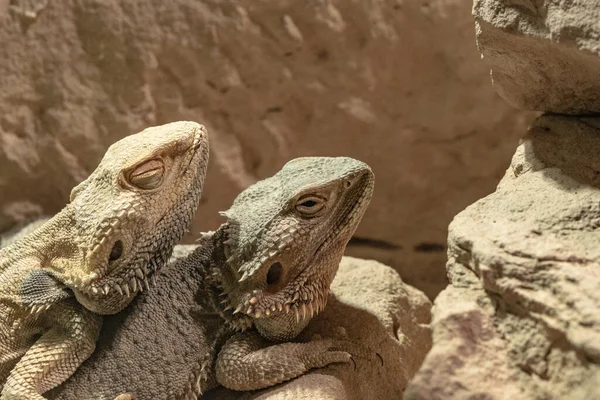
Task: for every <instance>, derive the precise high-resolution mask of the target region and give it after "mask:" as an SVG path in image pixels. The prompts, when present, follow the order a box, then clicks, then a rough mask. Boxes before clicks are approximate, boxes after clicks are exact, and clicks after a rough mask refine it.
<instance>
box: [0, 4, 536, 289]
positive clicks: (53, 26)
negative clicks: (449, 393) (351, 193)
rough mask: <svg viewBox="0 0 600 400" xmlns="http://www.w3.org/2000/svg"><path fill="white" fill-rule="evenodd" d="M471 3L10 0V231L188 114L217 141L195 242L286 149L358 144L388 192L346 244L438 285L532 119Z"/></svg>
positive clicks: (6, 107)
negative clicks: (507, 85) (504, 83)
mask: <svg viewBox="0 0 600 400" xmlns="http://www.w3.org/2000/svg"><path fill="white" fill-rule="evenodd" d="M470 8H471V3H470V1H469V0H415V1H410V2H408V1H404V2H402V1H397V0H377V1H371V2H360V1H343V0H331V1H300V2H298V1H292V0H280V1H271V2H256V1H254V0H244V1H232V0H224V1H197V0H173V1H162V0H127V1H125V0H102V1H100V0H88V1H67V0H53V1H38V2H33V1H20V2H12V1H11V2H8V1H5V2H2V1H0V110H2V113H1V115H0V231H2V230H5V229H8V228H10V227H11V226H13V225H15V224H16V223H17V222H18V221H22V220H25V219H28V218H30V217H36V216H39V215H52V214H54V213H56V212H57V211H58V210H60V209H61V208H62V207H63V206H64V204H65V203H66V202H67V201H68V198H69V193H70V191H71V188H72V187H73V186H75V185H76V184H77V183H78V182H79V181H81V180H83V179H84V178H85V177H86V176H87V175H88V174H89V173H90V172H91V171H92V170H93V169H94V168H95V167H96V165H97V163H98V162H99V161H100V159H101V157H102V155H103V154H104V152H105V150H106V148H107V147H108V146H109V145H110V144H111V143H113V142H115V141H117V140H118V139H120V138H122V137H123V136H125V135H127V134H131V133H134V132H138V131H139V130H141V129H143V128H144V127H147V126H149V125H158V124H163V123H167V122H170V121H174V120H180V119H191V120H195V121H199V122H203V123H205V124H206V125H207V127H208V129H209V135H210V140H211V147H212V150H211V164H210V166H209V171H208V177H207V180H206V186H205V192H204V195H203V200H202V204H201V206H200V208H199V210H198V213H197V216H196V219H195V222H194V224H193V226H192V228H191V233H190V234H189V235H188V236H187V239H186V242H188V243H191V242H193V240H194V239H195V238H196V236H197V234H198V232H199V231H205V230H209V229H214V228H216V227H217V226H218V225H219V224H220V223H221V222H222V220H221V219H220V217H219V216H218V214H217V211H220V210H224V209H226V208H227V207H228V206H229V205H230V204H231V202H232V200H233V199H234V197H235V196H236V195H237V194H238V193H239V192H240V191H241V190H242V189H244V188H245V187H247V186H248V185H249V184H251V183H253V182H255V181H256V180H258V179H262V178H265V177H267V176H270V175H272V174H274V173H275V172H276V171H278V170H279V169H280V168H281V167H282V165H283V164H284V163H285V162H286V161H288V160H289V159H291V158H293V157H298V156H306V155H334V156H335V155H344V156H352V157H355V158H358V159H360V160H363V161H365V162H367V163H369V164H370V165H371V166H372V167H373V170H374V171H375V174H376V177H377V178H376V179H377V185H376V186H377V187H376V190H375V195H374V198H373V200H372V203H371V207H370V209H369V211H368V212H367V215H366V216H365V218H364V220H363V223H362V224H361V225H360V228H359V229H358V231H357V233H356V238H355V240H353V242H352V243H351V245H350V246H349V250H348V251H349V254H351V255H354V256H359V257H362V258H369V259H377V260H379V261H381V262H383V263H385V264H388V265H391V266H393V267H394V268H396V269H397V270H398V271H399V272H400V273H401V275H402V276H403V277H404V279H405V280H406V282H407V283H409V284H413V285H415V286H417V287H419V288H420V289H422V290H424V291H425V292H426V293H427V294H428V295H429V296H430V297H433V296H434V295H435V294H436V293H437V292H438V291H439V290H441V289H442V288H443V287H445V286H446V284H447V282H446V278H445V274H444V270H443V266H444V263H445V261H446V253H445V243H446V229H447V225H448V223H449V222H450V220H451V218H452V216H454V215H455V214H456V213H457V212H458V211H459V210H461V209H463V208H464V207H465V206H467V205H468V204H470V203H472V202H473V201H475V199H478V198H480V197H481V196H483V195H485V194H487V193H489V192H490V191H492V190H493V188H494V186H495V184H496V182H497V181H498V180H499V179H500V177H501V176H502V173H503V172H504V170H505V168H506V164H508V162H509V160H510V155H511V154H512V151H513V149H514V146H515V145H516V142H517V137H518V135H517V134H516V133H518V132H523V129H524V126H525V125H526V124H527V123H528V121H529V118H530V114H529V113H519V112H515V111H514V110H513V109H512V108H511V107H509V106H508V105H506V104H505V103H504V102H503V101H502V100H501V99H500V98H499V97H498V96H497V95H496V93H495V92H494V91H493V89H492V88H491V87H490V85H489V81H488V73H487V68H486V67H485V65H483V64H482V63H480V62H479V54H478V52H477V49H476V48H475V46H474V44H473V26H472V19H471V16H470V13H469V10H470ZM417 265H418V266H419V267H418V268H414V266H417Z"/></svg>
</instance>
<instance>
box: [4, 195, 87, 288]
mask: <svg viewBox="0 0 600 400" xmlns="http://www.w3.org/2000/svg"><path fill="white" fill-rule="evenodd" d="M76 229H77V227H76V224H75V220H74V218H73V214H72V212H71V210H70V208H69V206H68V205H67V206H66V207H65V208H63V209H62V210H61V211H60V212H59V213H58V214H56V215H55V216H54V217H52V218H51V219H50V220H48V221H47V222H46V223H44V224H43V225H42V226H40V227H39V228H38V229H36V230H35V231H33V232H31V233H30V234H29V235H27V236H25V237H24V238H22V239H21V240H18V241H17V242H15V243H12V244H11V245H9V246H8V247H6V248H5V249H2V250H1V253H0V254H2V256H1V257H0V263H1V265H3V266H5V265H15V264H21V263H22V262H24V261H25V260H26V262H27V263H28V264H30V266H31V268H32V269H38V268H39V269H45V270H49V271H52V272H53V274H54V275H55V276H56V277H58V278H59V279H61V278H64V277H65V275H66V274H67V273H68V271H69V265H72V263H73V261H81V262H82V261H83V259H84V256H85V251H84V250H83V247H82V246H81V244H80V243H78V242H77V241H76V240H74V238H77V237H78V235H77V232H76ZM2 269H3V268H1V267H0V270H2Z"/></svg>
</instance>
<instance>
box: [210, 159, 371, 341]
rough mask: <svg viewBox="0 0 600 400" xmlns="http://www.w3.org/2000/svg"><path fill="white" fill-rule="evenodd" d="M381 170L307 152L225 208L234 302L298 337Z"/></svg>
mask: <svg viewBox="0 0 600 400" xmlns="http://www.w3.org/2000/svg"><path fill="white" fill-rule="evenodd" d="M373 188H374V175H373V173H372V171H371V169H370V168H369V166H368V165H366V164H365V163H363V162H360V161H357V160H355V159H352V158H347V157H303V158H297V159H295V160H292V161H290V162H288V163H287V164H286V165H285V166H284V167H283V169H282V170H281V171H279V172H278V173H277V174H276V175H274V176H273V177H271V178H268V179H265V180H263V181H260V182H258V183H256V184H254V185H252V186H250V187H249V188H248V189H246V190H245V191H244V192H242V193H241V194H240V195H239V196H238V197H237V198H236V199H235V201H234V203H233V205H232V207H231V208H230V209H229V210H228V211H226V212H225V213H223V214H224V215H225V217H226V218H227V223H226V232H227V238H228V239H227V240H226V241H225V245H224V252H225V257H227V258H228V259H227V262H226V264H227V268H225V269H224V272H223V275H222V276H221V277H220V279H219V280H220V282H222V290H223V293H224V295H225V296H227V297H226V300H225V301H226V302H228V303H229V304H228V306H229V307H231V309H233V310H234V311H233V312H234V313H242V314H245V315H246V316H247V317H249V318H251V319H252V322H253V323H254V325H255V326H256V328H257V329H258V330H259V332H260V333H261V334H262V335H263V336H264V337H267V338H271V339H273V340H285V339H288V338H290V337H293V336H295V335H296V334H298V333H299V332H300V331H301V330H302V329H303V328H304V327H305V326H306V325H307V324H308V322H309V320H310V317H312V316H313V315H314V314H315V313H319V312H320V311H321V310H322V309H323V308H324V307H325V304H326V302H327V297H328V293H329V286H330V284H331V281H332V280H333V277H334V276H335V274H336V272H337V269H338V266H339V263H340V261H341V258H342V255H343V253H344V250H345V248H346V245H347V244H348V241H349V240H350V238H351V237H352V235H353V234H354V232H355V230H356V228H357V226H358V224H359V222H360V220H361V219H362V216H363V214H364V212H365V210H366V209H367V206H368V204H369V202H370V199H371V195H372V193H373Z"/></svg>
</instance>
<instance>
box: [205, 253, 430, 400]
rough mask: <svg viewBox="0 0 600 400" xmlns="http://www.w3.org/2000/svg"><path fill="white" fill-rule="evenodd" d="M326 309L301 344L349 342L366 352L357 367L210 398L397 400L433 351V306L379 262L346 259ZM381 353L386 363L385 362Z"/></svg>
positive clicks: (212, 394)
mask: <svg viewBox="0 0 600 400" xmlns="http://www.w3.org/2000/svg"><path fill="white" fill-rule="evenodd" d="M331 289H332V293H333V295H332V296H330V299H329V302H328V304H327V307H326V308H325V311H324V312H323V313H322V314H320V315H319V316H317V317H315V319H314V320H313V321H312V322H311V323H310V325H309V326H308V327H307V328H306V329H305V331H304V332H303V333H302V334H301V336H300V340H310V338H311V337H312V336H313V335H315V334H317V335H320V336H321V337H336V338H347V339H350V340H351V341H352V342H355V343H360V344H361V345H362V346H364V347H365V348H368V349H370V350H363V351H364V352H361V355H360V356H359V357H357V358H356V371H355V370H354V368H353V367H354V366H353V365H352V364H347V365H339V364H338V365H331V366H328V367H326V368H323V369H318V370H313V371H311V372H310V373H308V374H307V375H304V376H302V377H300V378H298V379H295V380H292V381H289V382H287V383H283V384H281V385H278V386H275V387H273V388H271V389H267V390H263V391H259V392H253V393H239V392H233V391H229V390H225V389H223V388H221V389H216V390H213V391H212V392H209V394H207V396H206V398H207V399H215V400H216V399H224V400H227V399H230V400H233V399H236V400H239V399H254V400H259V399H260V400H267V399H268V400H288V399H290V400H291V399H294V400H296V399H298V400H315V399H319V400H348V399H356V400H362V399H381V400H387V399H389V400H397V399H400V398H402V391H403V390H404V388H405V387H406V384H407V382H408V381H409V380H410V379H411V378H412V376H413V375H414V374H415V372H416V371H417V369H418V368H419V366H420V365H421V363H422V362H423V358H424V357H425V354H426V353H427V351H428V350H429V349H430V348H431V332H430V329H429V319H430V309H431V303H430V302H429V300H428V299H427V296H425V294H423V293H422V292H420V291H419V290H417V289H415V288H413V287H411V286H409V285H407V284H405V283H404V282H402V280H401V279H400V276H399V275H398V274H397V273H396V272H395V271H394V270H393V269H392V268H390V267H388V266H386V265H383V264H381V263H379V262H377V261H371V260H361V259H358V258H352V257H344V258H343V260H342V263H341V265H340V269H339V271H338V273H337V275H336V277H335V279H334V281H333V283H332V286H331ZM375 352H377V353H379V354H380V355H381V357H382V359H383V365H382V361H381V359H379V358H378V357H377V356H376V354H375Z"/></svg>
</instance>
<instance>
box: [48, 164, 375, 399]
mask: <svg viewBox="0 0 600 400" xmlns="http://www.w3.org/2000/svg"><path fill="white" fill-rule="evenodd" d="M373 187H374V177H373V173H372V172H371V170H370V168H369V167H368V166H367V165H366V164H364V163H362V162H360V161H357V160H354V159H352V158H347V157H335V158H331V157H306V158H299V159H295V160H292V161H290V162H289V163H287V164H286V165H285V166H284V167H283V169H282V170H281V171H279V172H278V173H277V174H276V175H275V176H273V177H271V178H268V179H265V180H263V181H260V182H258V183H256V184H254V185H252V186H250V187H249V188H248V189H246V190H245V191H244V192H242V193H241V194H240V195H239V196H238V197H237V198H236V200H235V202H234V203H233V206H232V207H231V208H230V209H229V210H228V211H227V212H225V213H224V215H225V217H226V218H227V222H226V223H224V224H223V225H222V226H221V227H220V228H219V229H218V230H217V231H216V232H214V233H213V234H209V235H206V236H204V237H203V238H202V239H201V242H200V245H199V246H198V247H197V248H196V249H195V250H193V251H192V252H191V253H189V254H187V255H186V254H182V253H185V251H177V252H176V253H179V254H177V257H174V259H173V260H172V261H170V262H169V264H168V266H167V267H166V268H164V269H163V271H162V272H161V279H160V280H159V282H158V285H157V286H156V287H154V288H152V289H151V291H150V292H149V293H143V294H142V295H140V296H138V297H137V298H136V299H135V301H134V304H132V307H130V308H129V309H128V310H127V311H126V312H124V313H121V314H119V315H116V316H113V317H110V318H108V319H107V320H106V323H105V326H104V328H103V330H102V335H101V338H100V341H99V343H98V349H97V351H96V352H95V353H94V354H93V355H92V356H91V357H90V359H89V360H87V361H86V362H85V363H84V364H83V365H82V366H81V368H80V369H79V370H78V371H77V372H76V373H75V374H74V375H73V376H72V377H71V378H70V379H69V380H68V381H67V382H65V383H64V384H63V385H61V386H59V387H58V388H56V389H54V390H53V391H51V392H50V393H48V394H47V395H48V398H50V399H61V400H81V399H84V400H112V399H114V398H115V396H117V395H119V394H121V393H123V392H133V393H135V395H137V396H138V399H140V400H165V399H172V400H175V399H177V400H181V399H196V398H197V397H198V396H199V395H200V394H201V393H202V392H204V391H206V390H208V389H210V388H211V387H213V386H215V385H216V384H217V383H220V384H222V385H225V386H227V387H229V388H233V389H237V390H253V389H259V388H263V387H268V386H271V385H275V384H277V383H279V382H282V381H285V380H288V379H292V378H294V377H296V376H299V375H301V374H303V373H304V372H306V371H307V370H309V369H311V368H318V367H323V366H325V365H328V364H330V363H335V362H348V361H350V354H349V353H347V352H346V351H343V349H340V348H337V347H336V346H337V344H338V343H337V342H336V341H334V340H332V339H320V340H315V341H312V342H309V343H279V344H276V343H277V342H282V341H287V340H289V339H292V338H294V337H295V336H296V335H297V334H298V333H299V332H300V331H302V329H303V328H304V327H305V326H306V325H307V324H308V322H309V321H310V319H311V317H312V316H313V315H314V314H316V313H318V312H319V311H320V310H322V309H323V308H324V307H325V304H326V302H327V297H328V292H329V285H330V283H331V281H332V280H333V277H334V275H335V273H336V271H337V269H338V265H339V263H340V260H341V258H342V255H343V252H344V249H345V247H346V244H347V243H348V241H349V240H350V238H351V236H352V235H353V233H354V231H355V230H356V227H357V226H358V224H359V222H360V220H361V218H362V216H363V214H364V212H365V210H366V209H367V206H368V204H369V201H370V199H371V195H372V193H373ZM178 247H180V246H178ZM186 248H187V250H188V251H189V250H190V247H187V246H186ZM180 250H181V247H180ZM248 328H251V329H248ZM241 331H245V332H241ZM126 398H133V396H129V395H123V396H120V399H126Z"/></svg>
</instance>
